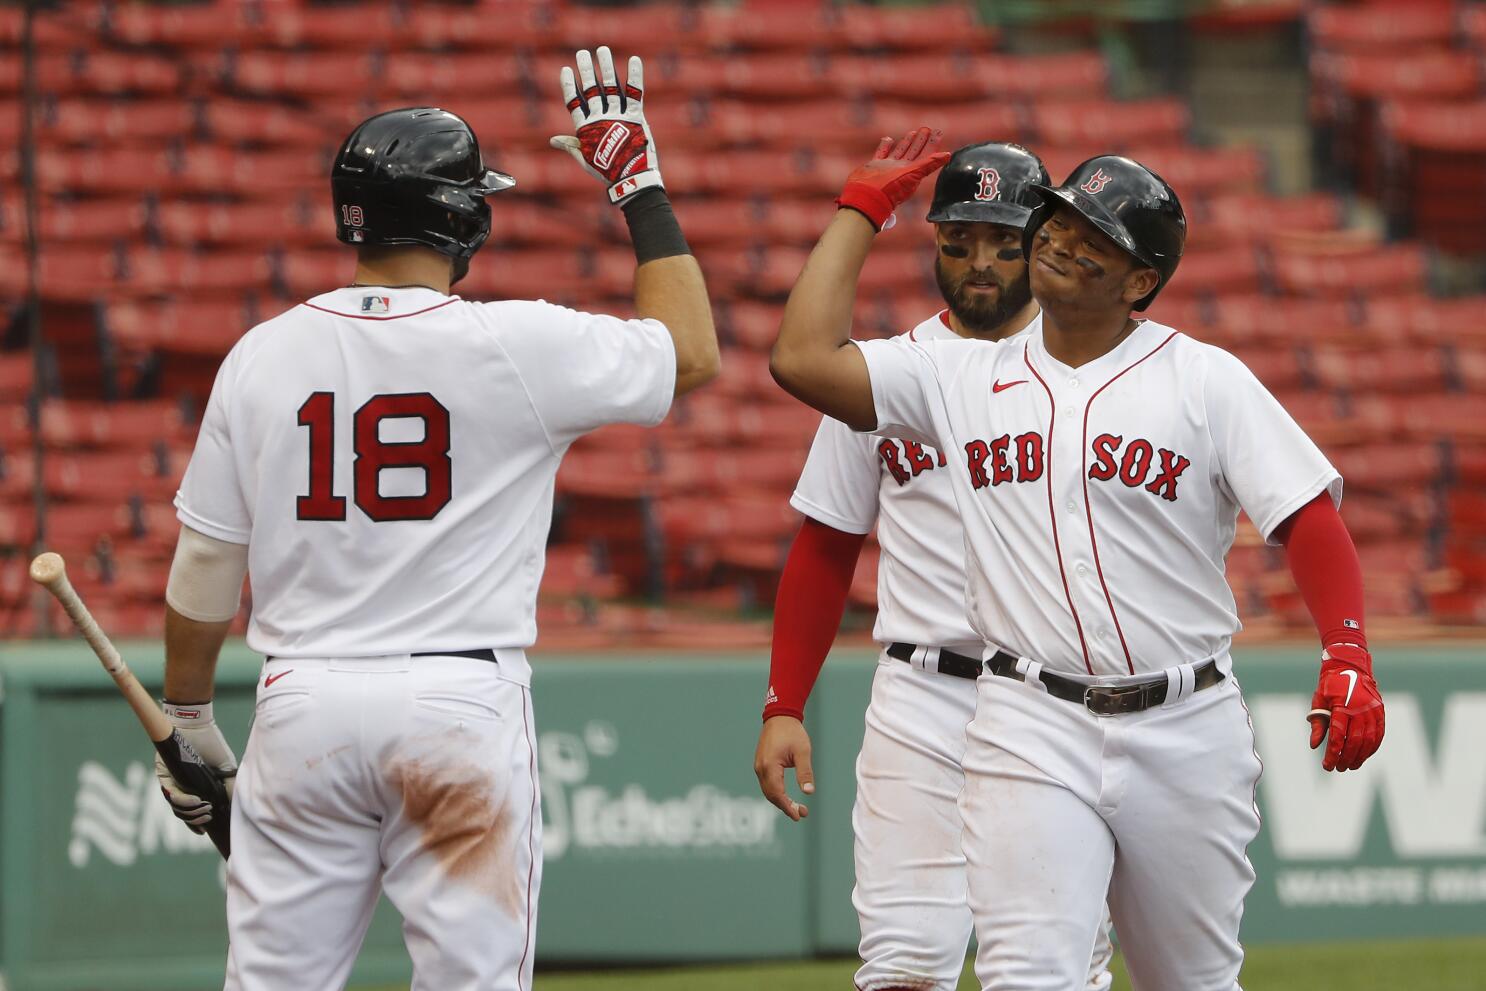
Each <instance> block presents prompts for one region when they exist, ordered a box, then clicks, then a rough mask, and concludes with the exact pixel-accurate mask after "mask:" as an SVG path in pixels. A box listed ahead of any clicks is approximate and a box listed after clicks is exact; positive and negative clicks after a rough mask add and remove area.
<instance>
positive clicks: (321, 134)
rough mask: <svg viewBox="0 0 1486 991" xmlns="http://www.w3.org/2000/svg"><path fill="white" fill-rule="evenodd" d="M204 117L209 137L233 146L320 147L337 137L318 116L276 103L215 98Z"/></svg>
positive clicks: (207, 103)
mask: <svg viewBox="0 0 1486 991" xmlns="http://www.w3.org/2000/svg"><path fill="white" fill-rule="evenodd" d="M201 116H202V123H203V125H204V126H205V128H206V130H207V132H208V133H209V134H211V135H212V136H213V137H214V138H216V139H217V140H218V141H222V142H227V143H231V144H233V145H240V144H250V145H291V146H299V147H316V146H319V145H322V144H324V143H325V141H326V138H327V137H330V138H331V139H332V140H333V139H334V138H335V137H336V136H335V135H329V136H328V135H327V134H326V133H325V127H324V125H323V124H322V123H321V122H320V121H319V120H317V119H316V118H315V116H314V115H311V114H306V113H304V112H302V111H299V110H296V109H291V108H289V107H283V106H277V105H274V104H263V103H254V102H250V101H246V100H222V99H212V100H207V101H205V102H204V103H203V104H202V106H201Z"/></svg>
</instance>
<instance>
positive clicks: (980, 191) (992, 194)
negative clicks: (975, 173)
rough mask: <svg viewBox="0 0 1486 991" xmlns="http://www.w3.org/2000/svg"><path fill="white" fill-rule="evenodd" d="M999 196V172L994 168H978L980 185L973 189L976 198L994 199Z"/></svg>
mask: <svg viewBox="0 0 1486 991" xmlns="http://www.w3.org/2000/svg"><path fill="white" fill-rule="evenodd" d="M1000 196H1001V173H999V172H997V171H996V170H995V169H981V170H980V185H979V186H978V187H977V188H976V190H975V198H976V199H977V200H994V199H998V198H1000Z"/></svg>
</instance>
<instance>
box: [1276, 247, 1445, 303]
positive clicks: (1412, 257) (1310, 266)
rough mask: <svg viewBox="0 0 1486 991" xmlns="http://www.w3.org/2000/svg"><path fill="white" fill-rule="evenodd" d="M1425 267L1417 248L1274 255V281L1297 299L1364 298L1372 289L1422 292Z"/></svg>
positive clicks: (1419, 250)
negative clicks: (1305, 297) (1325, 297)
mask: <svg viewBox="0 0 1486 991" xmlns="http://www.w3.org/2000/svg"><path fill="white" fill-rule="evenodd" d="M1426 269H1427V265H1426V260H1425V257H1424V252H1423V250H1422V249H1421V248H1419V247H1418V246H1417V245H1397V246H1389V247H1383V248H1377V249H1375V250H1371V251H1355V252H1345V253H1336V254H1326V253H1314V254H1301V253H1288V254H1285V255H1279V254H1276V256H1275V258H1274V263H1273V278H1274V281H1275V284H1276V285H1277V286H1278V287H1279V289H1280V290H1281V291H1282V292H1285V293H1290V294H1292V295H1297V296H1350V295H1364V296H1365V295H1367V294H1368V293H1369V290H1370V289H1371V288H1372V287H1375V286H1379V287H1382V286H1386V287H1387V289H1388V291H1389V292H1390V293H1410V292H1423V291H1424V288H1425V276H1426V274H1427V271H1426Z"/></svg>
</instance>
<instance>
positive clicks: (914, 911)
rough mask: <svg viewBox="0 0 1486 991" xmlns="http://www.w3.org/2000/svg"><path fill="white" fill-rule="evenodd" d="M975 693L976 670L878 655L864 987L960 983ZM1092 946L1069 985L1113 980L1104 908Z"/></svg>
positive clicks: (858, 902) (858, 850)
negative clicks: (966, 765) (965, 673)
mask: <svg viewBox="0 0 1486 991" xmlns="http://www.w3.org/2000/svg"><path fill="white" fill-rule="evenodd" d="M981 680H982V681H984V680H985V679H984V678H982V679H981ZM975 701H976V691H975V683H973V682H971V681H968V680H966V679H963V678H954V677H950V676H948V675H942V674H939V673H937V672H930V671H923V670H920V669H918V668H915V667H913V666H912V665H910V664H908V663H906V662H904V661H899V660H896V659H894V658H890V657H888V656H887V655H886V654H885V653H884V654H883V655H882V656H881V657H880V658H879V660H878V667H877V672H876V674H875V676H874V677H873V680H872V701H871V703H870V705H869V706H868V708H867V728H866V734H865V736H864V737H863V739H862V749H861V752H860V754H858V756H857V797H856V805H855V806H854V807H853V809H852V819H851V821H852V828H853V831H854V833H855V837H856V843H855V855H856V888H855V890H854V891H853V892H852V903H853V904H854V905H855V906H856V910H857V917H858V918H859V919H860V921H861V931H862V939H861V947H860V951H861V956H862V961H863V963H862V967H861V969H860V970H858V971H857V973H856V986H857V987H858V988H859V989H861V991H881V989H887V988H912V989H915V991H919V989H922V991H954V989H955V988H956V987H958V985H959V981H960V973H961V971H962V970H963V969H964V967H965V954H966V952H967V951H968V948H969V944H970V933H971V930H972V928H973V920H972V918H971V914H970V907H969V905H968V904H967V901H966V898H967V891H966V869H965V856H964V854H963V853H962V852H961V849H960V833H961V823H960V811H959V808H958V806H957V800H958V798H959V795H960V790H961V788H962V787H963V785H964V782H965V775H964V772H963V771H962V770H961V766H960V765H961V761H962V759H963V758H964V755H965V726H966V724H967V723H969V722H970V720H971V718H972V717H973V716H974V715H975ZM988 884H990V885H991V886H992V890H991V894H990V897H995V891H996V890H998V889H999V887H1000V885H998V884H997V882H996V881H995V880H994V879H990V880H989V881H988ZM1089 947H1092V952H1090V950H1089V948H1087V947H1086V948H1085V952H1084V956H1083V963H1084V964H1085V965H1087V968H1088V969H1087V970H1086V971H1083V970H1081V971H1080V972H1079V974H1080V976H1079V981H1078V983H1077V984H1074V985H1070V987H1076V988H1080V989H1084V988H1088V989H1106V988H1108V987H1109V986H1110V982H1111V977H1110V974H1109V962H1110V958H1111V956H1112V955H1113V951H1112V950H1111V948H1110V944H1109V924H1108V921H1107V919H1106V920H1105V921H1104V923H1103V924H1102V926H1101V927H1100V928H1099V933H1098V940H1097V942H1096V941H1095V940H1092V939H1091V940H1090V943H1089ZM1091 958H1092V959H1091Z"/></svg>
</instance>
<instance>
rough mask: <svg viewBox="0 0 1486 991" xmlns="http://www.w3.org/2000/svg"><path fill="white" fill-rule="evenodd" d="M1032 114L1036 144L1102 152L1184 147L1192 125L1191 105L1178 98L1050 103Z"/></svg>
mask: <svg viewBox="0 0 1486 991" xmlns="http://www.w3.org/2000/svg"><path fill="white" fill-rule="evenodd" d="M1030 115H1031V121H1032V128H1033V130H1034V132H1035V134H1036V140H1037V141H1039V142H1046V143H1047V144H1051V145H1061V146H1073V147H1084V148H1090V149H1099V150H1100V151H1122V150H1124V149H1126V148H1130V147H1142V146H1143V147H1152V146H1158V145H1164V144H1180V143H1182V140H1183V138H1184V136H1185V133H1186V130H1187V127H1188V126H1189V125H1190V123H1191V114H1190V112H1189V111H1188V110H1187V104H1186V102H1185V101H1183V100H1176V99H1159V100H1132V101H1128V102H1120V101H1116V100H1107V99H1102V98H1101V99H1086V100H1079V101H1063V100H1047V101H1041V102H1038V103H1036V104H1034V105H1033V106H1032V108H1031V111H1030ZM1091 154H1092V152H1091Z"/></svg>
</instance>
